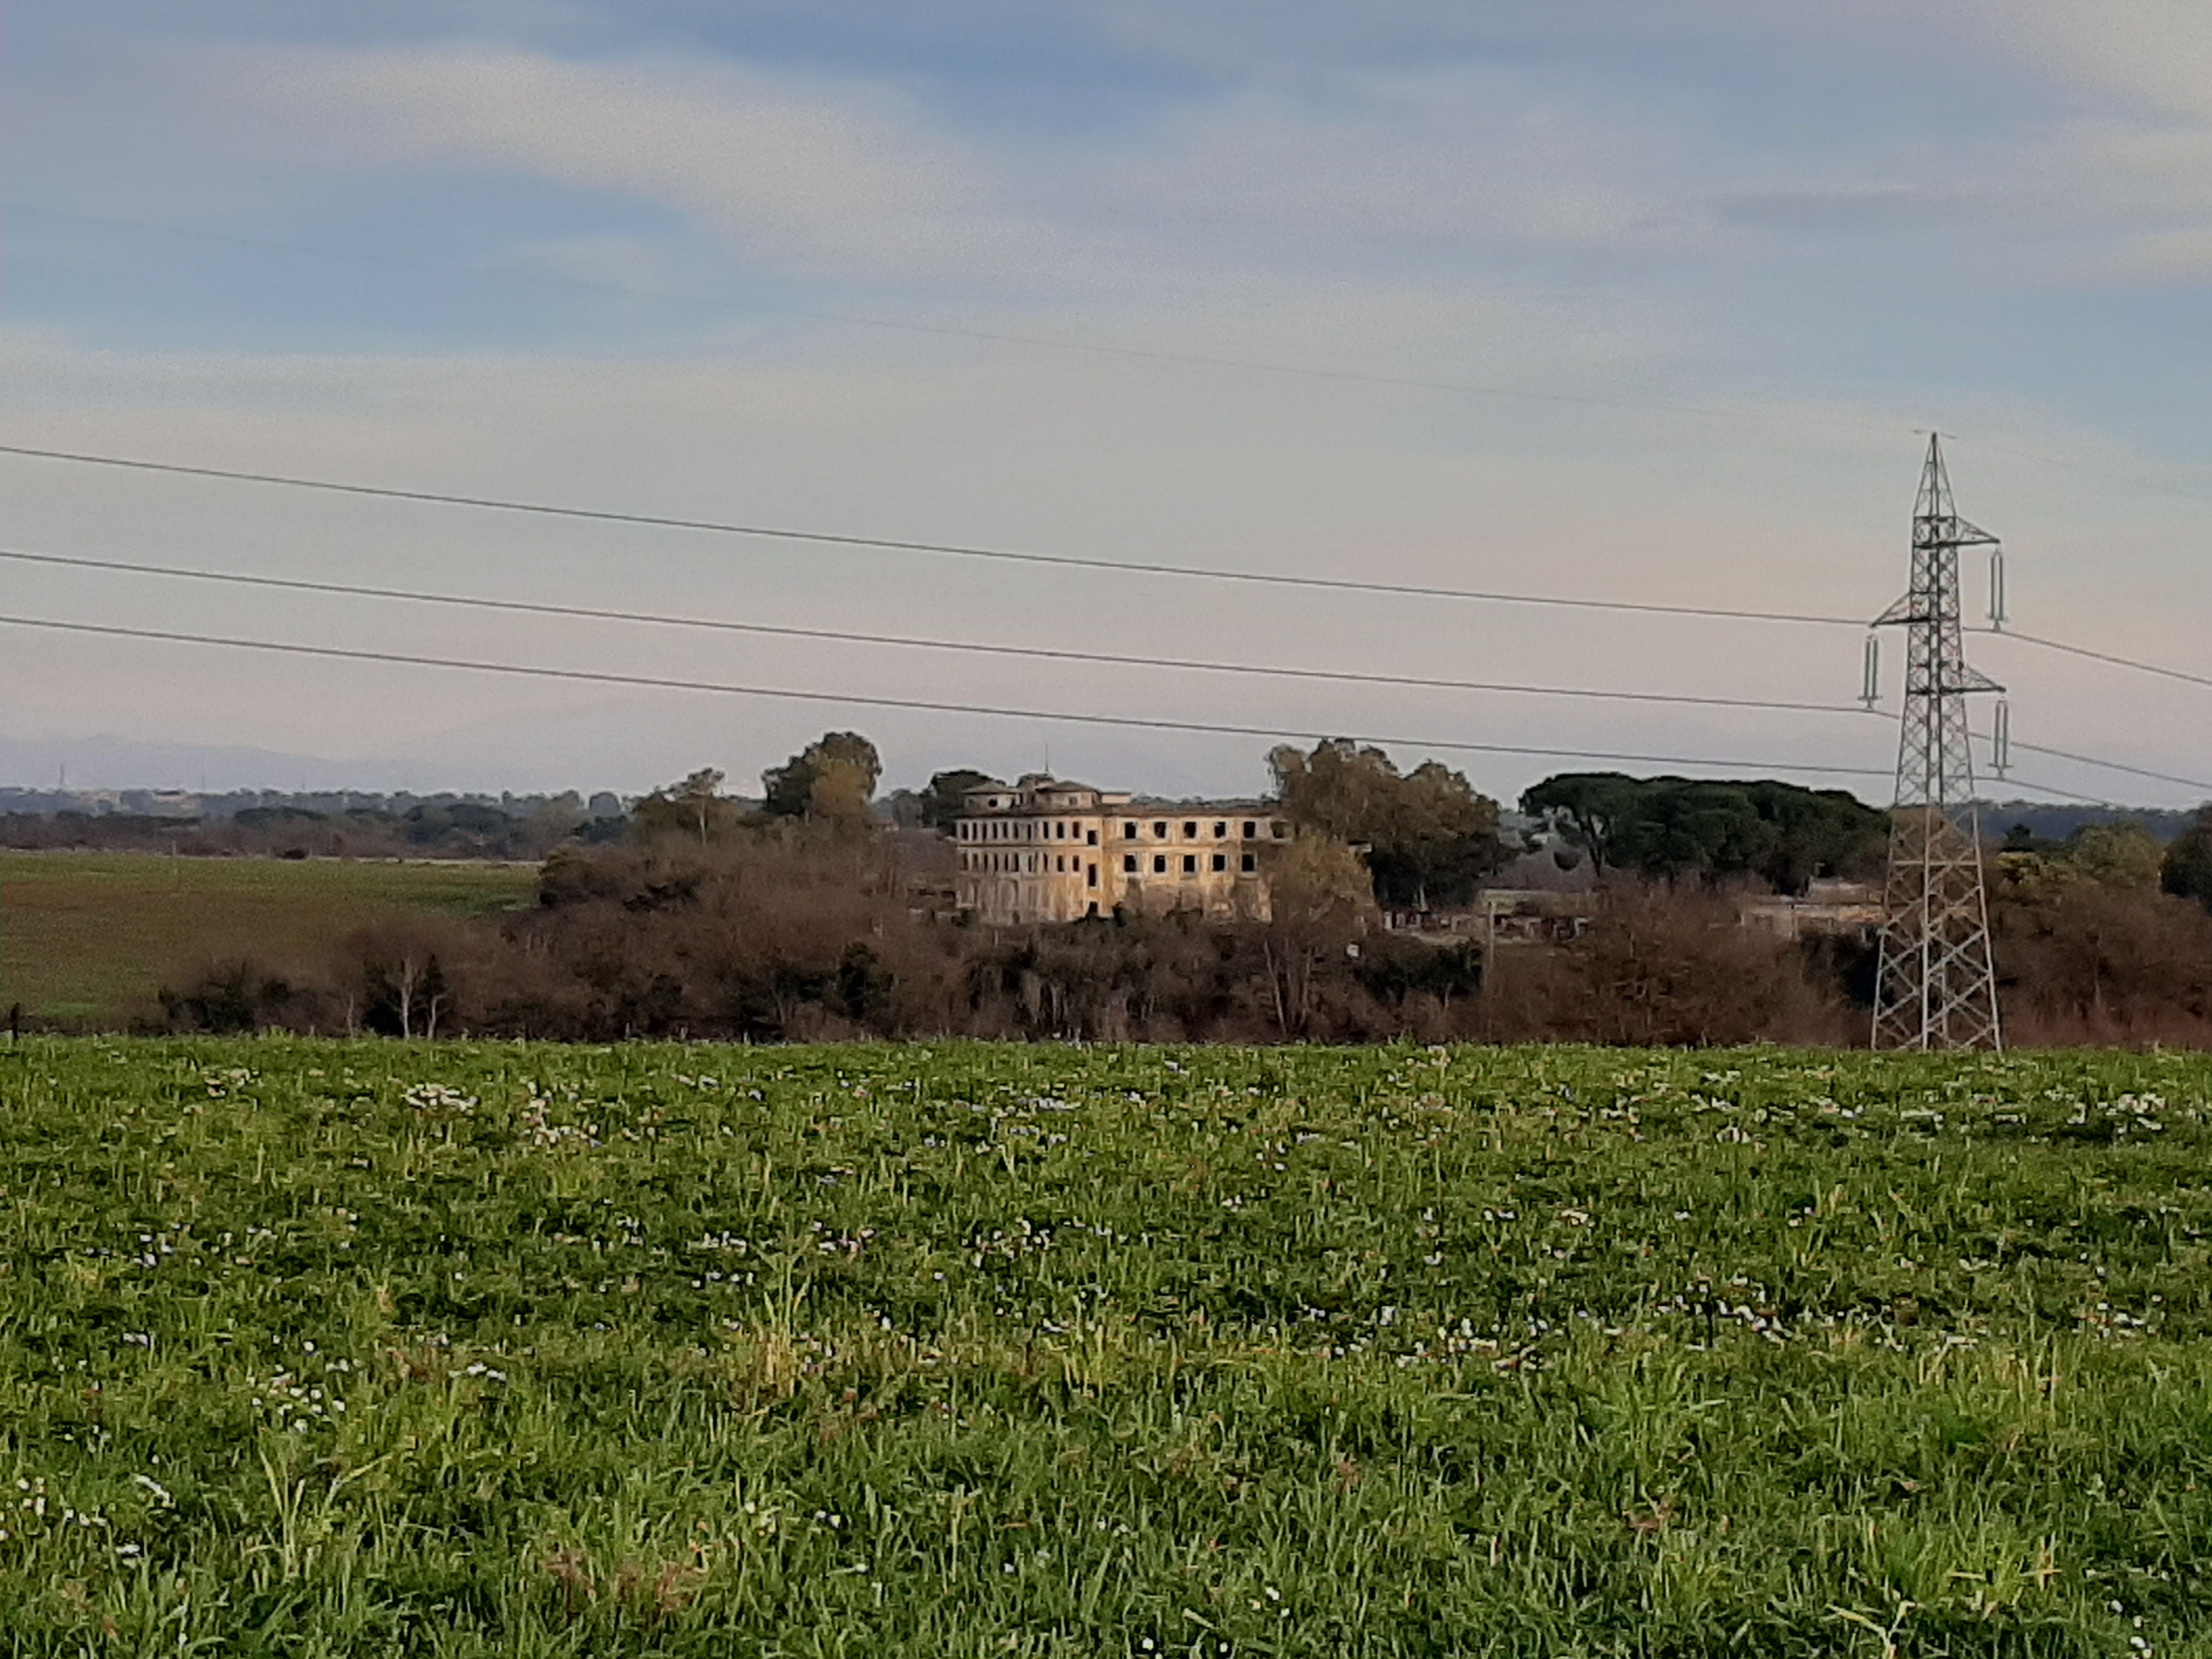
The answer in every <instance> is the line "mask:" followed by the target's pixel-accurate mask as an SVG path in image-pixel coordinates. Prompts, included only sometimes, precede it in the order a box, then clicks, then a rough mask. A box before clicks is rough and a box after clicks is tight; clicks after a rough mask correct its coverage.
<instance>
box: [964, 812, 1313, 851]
mask: <svg viewBox="0 0 2212 1659" xmlns="http://www.w3.org/2000/svg"><path fill="white" fill-rule="evenodd" d="M1262 822H1263V820H1261V819H1259V818H1245V819H1243V820H1241V821H1239V820H1235V819H1231V818H1216V819H1214V820H1213V821H1212V836H1210V837H1207V836H1201V835H1200V830H1201V829H1203V828H1204V827H1205V820H1203V819H1200V818H1185V819H1183V820H1182V839H1183V840H1185V841H1199V840H1201V839H1211V840H1213V841H1227V840H1229V839H1230V838H1231V837H1230V833H1229V828H1230V825H1231V823H1236V824H1237V829H1238V830H1239V831H1240V832H1241V838H1242V839H1243V840H1245V841H1258V840H1261V838H1262V834H1263V832H1262V830H1261V823H1262ZM1264 822H1265V823H1266V825H1267V828H1266V830H1265V832H1264V834H1265V835H1266V836H1268V837H1272V838H1273V839H1274V840H1276V841H1282V840H1285V839H1287V838H1288V836H1289V835H1290V833H1291V830H1290V826H1289V825H1288V824H1286V823H1282V822H1280V821H1279V820H1277V819H1267V820H1264ZM1175 828H1176V823H1175V821H1174V820H1173V819H1171V818H1155V819H1153V820H1152V839H1153V840H1154V841H1169V840H1172V839H1173V838H1174V831H1175ZM1144 829H1145V827H1144V825H1143V824H1141V823H1138V822H1137V821H1135V820H1134V819H1127V820H1124V821H1123V823H1122V825H1121V838H1122V839H1123V840H1124V841H1137V840H1139V839H1141V838H1142V836H1143V835H1144ZM959 837H960V839H961V840H963V841H1076V842H1082V843H1083V844H1084V845H1085V846H1087V847H1096V846H1097V844H1098V830H1097V827H1096V826H1095V825H1089V824H1084V823H1072V822H1070V821H1069V820H1067V819H1065V818H1054V819H1045V818H963V819H961V820H960V824H959Z"/></svg>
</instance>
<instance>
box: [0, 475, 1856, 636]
mask: <svg viewBox="0 0 2212 1659" xmlns="http://www.w3.org/2000/svg"><path fill="white" fill-rule="evenodd" d="M0 455H22V456H27V457H30V458H32V459H38V460H48V461H67V462H70V463H73V464H76V465H85V466H106V467H118V468H122V469H124V470H125V471H134V472H158V473H166V474H170V475H173V476H176V477H190V478H219V479H222V480H224V481H225V482H227V483H254V484H275V485H278V486H281V487H283V488H284V489H313V490H321V491H324V492H326V493H328V494H332V495H367V496H373V497H375V498H377V499H380V500H385V501H418V502H423V503H426V504H428V505H431V506H435V507H481V508H484V509H486V510H489V511H491V512H496V513H531V514H533V515H535V516H538V517H541V518H551V519H582V520H589V521H591V522H592V523H597V524H626V525H640V526H646V527H648V528H651V529H658V530H696V531H703V532H708V533H711V534H715V535H723V536H751V537H760V538H764V539H768V540H771V541H791V542H811V543H817V544H823V545H827V546H832V547H859V548H871V549H880V550H885V551H889V552H895V553H931V554H943V555H947V556H951V557H955V558H963V559H995V560H1001V561H1005V562H1010V563H1014V564H1033V565H1051V566H1056V567H1059V568H1074V569H1079V570H1104V571H1110V572H1112V573H1113V574H1115V575H1120V576H1188V577H1192V578H1195V579H1199V580H1206V581H1230V582H1250V583H1257V584H1261V585H1263V586H1273V587H1301V588H1319V589H1322V590H1324V591H1326V592H1339V593H1382V594H1387V595H1389V596H1391V597H1393V598H1398V599H1468V600H1474V601H1476V602H1479V603H1482V604H1487V605H1551V606H1557V607H1560V608H1563V609H1567V610H1574V611H1629V612H1633V613H1636V614H1639V615H1647V616H1664V617H1715V618H1718V619H1721V620H1723V621H1729V622H1775V623H1814V624H1817V625H1820V626H1824V627H1831V628H1835V627H1842V628H1863V627H1865V626H1866V623H1865V620H1864V619H1863V617H1828V616H1818V615H1814V614H1810V613H1807V612H1802V611H1753V610H1733V609H1729V608H1726V607H1722V606H1716V605H1668V604H1663V603H1661V602H1658V601H1656V600H1634V599H1570V598H1565V597H1563V596H1560V595H1558V594H1547V593H1506V592H1486V591H1484V590H1480V589H1476V588H1467V587H1441V586H1425V585H1423V584H1419V583H1413V582H1376V581H1359V580H1354V579H1352V578H1351V577H1346V576H1299V575H1293V574H1290V573H1288V572H1285V571H1273V570H1221V569H1216V568H1210V567H1207V566H1204V565H1186V564H1164V563H1157V562H1146V563H1134V562H1128V561H1125V560H1121V559H1095V558H1086V557H1084V556H1081V555H1079V554H1073V553H1035V552H1024V551H1017V550H1012V549H1008V548H997V547H976V546H970V545H967V544H961V543H957V542H923V541H909V540H905V539H902V538H892V537H883V536H856V535H848V534H843V533H839V532H828V531H815V530H789V529H784V528H781V527H769V526H762V525H743V524H732V523H729V522H726V521H725V520H715V519H687V518H678V517H673V516H671V515H667V514H663V513H622V512H615V511H612V510H609V509H605V508H600V507H562V506H556V505H553V504H550V503H547V502H543V501H514V500H509V499H507V498H504V497H499V496H489V495H454V494H451V493H448V492H446V491H442V490H430V489H397V488H392V487H387V486H385V485H380V484H361V483H339V482H337V481H336V480H333V479H328V478H301V477H291V476H289V475H286V474H283V473H275V472H247V471H238V470H235V469H233V468H228V467H216V466H188V465H183V464H181V463H178V462H173V461H150V460H145V459H140V458H137V457H133V456H122V455H94V454H88V453H83V452H81V451H74V450H63V449H44V448H38V447H33V446H30V445H27V444H0Z"/></svg>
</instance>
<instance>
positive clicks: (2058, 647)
mask: <svg viewBox="0 0 2212 1659" xmlns="http://www.w3.org/2000/svg"><path fill="white" fill-rule="evenodd" d="M1974 632H1976V633H1977V634H1990V635H1995V636H1996V638H1998V639H2001V640H2018V641H2021V644H2023V645H2033V646H2036V647H2039V648H2041V649H2043V650H2045V651H2059V652H2063V653H2065V654H2066V655H2067V656H2069V657H2086V658H2087V659H2089V660H2090V661H2092V662H2102V663H2110V664H2112V665H2113V666H2115V667H2118V668H2132V669H2136V670H2137V671H2139V672H2142V673H2145V674H2157V675H2160V676H2163V677H2164V678H2166V679H2169V680H2181V681H2184V682H2185V683H2187V684H2191V685H2212V674H2192V673H2191V672H2189V671H2187V670H2186V669H2181V668H2167V667H2166V666H2164V665H2161V664H2159V663H2154V662H2142V661H2139V660H2138V659H2136V658H2134V657H2123V656H2119V655H2118V654H2116V653H2113V652H2110V651H2092V650H2091V649H2089V647H2087V646H2085V645H2069V644H2067V643H2066V642H2065V641H2063V640H2046V639H2039V638H2038V637H2037V636H2036V635H2033V634H2022V633H2019V632H2017V631H2015V629H2013V628H2012V627H2011V626H2010V625H2009V624H2008V625H2007V626H2005V627H2003V628H1978V629H1974Z"/></svg>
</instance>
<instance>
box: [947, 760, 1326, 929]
mask: <svg viewBox="0 0 2212 1659" xmlns="http://www.w3.org/2000/svg"><path fill="white" fill-rule="evenodd" d="M1290 838H1291V826H1290V823H1289V821H1288V820H1287V819H1285V818H1284V817H1282V816H1281V814H1280V813H1279V811H1277V810H1276V809H1274V808H1273V807H1272V806H1270V805H1264V804H1262V803H1261V802H1258V801H1140V800H1134V799H1131V798H1130V797H1129V796H1128V795H1127V794H1121V793H1114V792H1111V791H1108V790H1103V789H1093V788H1092V787H1090V786H1089V785H1088V784H1082V783H1070V782H1067V781H1064V780H1061V779H1058V778H1052V777H1047V776H1045V775H1042V774H1039V773H1032V774H1030V775H1028V776H1026V777H1024V778H1022V779H1020V780H1019V781H1017V782H1015V783H1012V784H1000V783H994V784H985V785H982V786H981V787H977V788H975V789H970V790H969V791H968V792H967V794H966V797H965V801H964V811H963V813H962V815H961V816H960V817H959V818H958V819H957V820H956V821H955V823H954V824H953V839H954V842H956V844H957V849H958V853H959V861H960V868H959V875H958V887H957V894H958V902H959V906H960V908H962V909H963V910H969V911H972V912H973V913H974V914H975V917H976V919H977V920H978V921H983V922H987V923H990V924H992V925H994V926H1002V927H1014V926H1018V925H1020V924H1022V923H1024V922H1041V921H1081V920H1082V919H1083V918H1084V917H1085V916H1103V915H1112V914H1113V913H1114V911H1115V908H1122V909H1126V910H1128V911H1132V912H1135V913H1139V914H1144V915H1158V914H1164V913H1165V912H1168V911H1173V910H1196V911H1200V912H1202V913H1203V914H1205V915H1208V916H1215V917H1221V918H1238V917H1242V918H1246V919H1249V920H1253V921H1265V920H1267V914H1268V910H1267V866H1268V863H1269V849H1270V848H1273V847H1274V846H1276V845H1277V844H1279V843H1281V842H1287V841H1289V840H1290Z"/></svg>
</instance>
